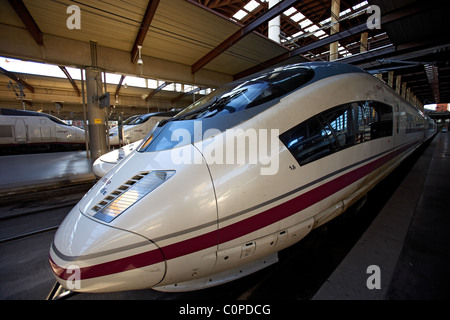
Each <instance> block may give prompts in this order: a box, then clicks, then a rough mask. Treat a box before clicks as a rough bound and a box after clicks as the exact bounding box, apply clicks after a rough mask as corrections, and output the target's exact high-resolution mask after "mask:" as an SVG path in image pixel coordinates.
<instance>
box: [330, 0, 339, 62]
mask: <svg viewBox="0 0 450 320" xmlns="http://www.w3.org/2000/svg"><path fill="white" fill-rule="evenodd" d="M340 10H341V1H340V0H331V23H335V22H337V21H339V12H340ZM338 32H339V23H336V24H335V25H333V26H332V27H331V30H330V35H333V34H335V33H338ZM338 49H339V42H337V41H336V42H333V43H331V44H330V61H333V60H336V59H337V58H338Z"/></svg>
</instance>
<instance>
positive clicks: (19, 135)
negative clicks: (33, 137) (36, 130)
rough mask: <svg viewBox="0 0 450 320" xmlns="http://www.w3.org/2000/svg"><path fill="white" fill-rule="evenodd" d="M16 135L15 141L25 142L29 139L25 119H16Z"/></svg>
mask: <svg viewBox="0 0 450 320" xmlns="http://www.w3.org/2000/svg"><path fill="white" fill-rule="evenodd" d="M14 137H15V142H17V143H24V142H27V141H28V135H27V126H26V124H25V120H23V119H16V123H15V125H14Z"/></svg>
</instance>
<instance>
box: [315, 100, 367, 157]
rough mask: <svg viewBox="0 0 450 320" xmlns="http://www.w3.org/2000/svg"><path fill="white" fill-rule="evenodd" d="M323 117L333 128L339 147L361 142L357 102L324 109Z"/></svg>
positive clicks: (343, 147) (342, 147)
mask: <svg viewBox="0 0 450 320" xmlns="http://www.w3.org/2000/svg"><path fill="white" fill-rule="evenodd" d="M322 115H323V118H324V120H325V121H326V123H328V124H329V125H330V127H331V128H332V129H333V130H334V134H335V136H336V140H337V142H338V144H339V147H340V148H341V149H345V148H348V147H351V146H353V145H355V144H357V143H360V142H362V141H363V140H362V139H361V132H360V127H359V121H358V119H359V117H360V114H359V108H358V105H357V103H352V104H347V105H343V106H339V107H336V108H333V109H330V110H328V111H325V112H324V113H323V114H322Z"/></svg>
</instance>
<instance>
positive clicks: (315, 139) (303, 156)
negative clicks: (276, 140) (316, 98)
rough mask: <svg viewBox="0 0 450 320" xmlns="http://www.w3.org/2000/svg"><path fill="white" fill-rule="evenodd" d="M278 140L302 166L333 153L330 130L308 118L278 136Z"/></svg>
mask: <svg viewBox="0 0 450 320" xmlns="http://www.w3.org/2000/svg"><path fill="white" fill-rule="evenodd" d="M280 140H281V141H282V142H283V144H284V145H285V146H286V147H287V148H288V150H289V151H290V152H291V153H292V155H293V156H294V157H295V158H296V159H297V162H298V163H299V164H300V165H301V166H303V165H305V164H307V163H310V162H312V161H315V160H318V159H320V158H323V157H325V156H327V155H329V154H331V153H333V152H335V151H336V150H337V149H336V144H335V138H334V135H333V133H332V131H331V129H330V128H329V127H327V126H323V125H322V123H321V122H320V121H319V120H318V119H317V118H316V117H313V118H310V119H308V120H306V121H304V122H302V123H301V124H299V125H297V126H295V127H293V128H292V129H290V130H288V131H286V132H285V133H283V134H281V135H280Z"/></svg>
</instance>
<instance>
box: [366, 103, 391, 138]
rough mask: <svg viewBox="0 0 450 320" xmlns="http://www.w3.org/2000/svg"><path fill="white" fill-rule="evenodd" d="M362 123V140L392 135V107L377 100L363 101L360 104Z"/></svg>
mask: <svg viewBox="0 0 450 320" xmlns="http://www.w3.org/2000/svg"><path fill="white" fill-rule="evenodd" d="M361 110H362V112H363V115H364V116H363V119H362V120H363V123H364V141H367V140H374V139H378V138H383V137H388V136H392V130H393V114H392V107H391V106H388V105H386V104H384V103H381V102H377V101H365V102H364V103H363V104H362V105H361Z"/></svg>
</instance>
